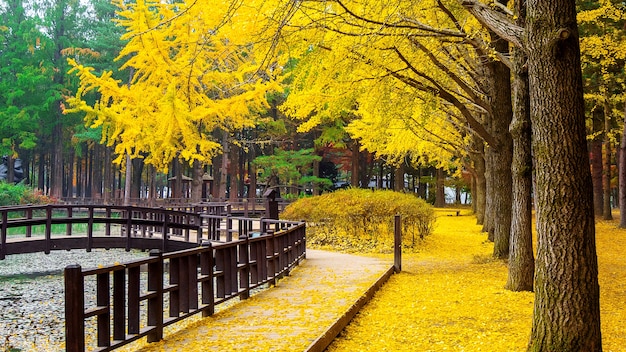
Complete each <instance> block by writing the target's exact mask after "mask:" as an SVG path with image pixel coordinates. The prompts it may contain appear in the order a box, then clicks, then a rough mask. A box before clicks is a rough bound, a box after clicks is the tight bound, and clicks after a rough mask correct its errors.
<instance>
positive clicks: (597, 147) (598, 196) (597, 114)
mask: <svg viewBox="0 0 626 352" xmlns="http://www.w3.org/2000/svg"><path fill="white" fill-rule="evenodd" d="M603 118H604V117H603V116H602V112H601V111H600V109H598V108H595V109H593V111H592V112H591V121H592V127H593V133H594V135H595V134H596V133H600V132H602V130H603V129H604V122H603ZM590 144H591V153H590V155H589V156H590V158H591V181H592V183H593V208H594V211H595V214H596V216H600V215H602V213H603V211H604V192H603V191H602V137H601V135H600V136H596V137H595V138H593V140H592V141H591V143H590Z"/></svg>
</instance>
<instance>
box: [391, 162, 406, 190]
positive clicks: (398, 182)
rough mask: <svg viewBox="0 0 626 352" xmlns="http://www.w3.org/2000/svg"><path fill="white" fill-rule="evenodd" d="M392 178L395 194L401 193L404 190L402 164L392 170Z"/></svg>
mask: <svg viewBox="0 0 626 352" xmlns="http://www.w3.org/2000/svg"><path fill="white" fill-rule="evenodd" d="M393 178H394V182H393V190H394V191H396V192H402V190H403V189H404V164H400V165H398V166H397V167H395V168H394V175H393Z"/></svg>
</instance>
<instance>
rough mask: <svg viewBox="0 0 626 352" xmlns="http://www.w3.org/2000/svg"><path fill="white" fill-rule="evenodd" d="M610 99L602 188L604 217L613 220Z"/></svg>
mask: <svg viewBox="0 0 626 352" xmlns="http://www.w3.org/2000/svg"><path fill="white" fill-rule="evenodd" d="M607 101H608V99H604V109H602V110H603V112H604V155H603V165H602V169H603V172H602V188H603V190H604V195H603V198H604V201H603V203H602V218H603V219H604V220H613V214H612V213H611V210H612V209H611V176H612V175H611V159H612V155H611V138H610V133H611V115H610V112H609V111H610V110H609V109H610V107H609V106H608V103H607Z"/></svg>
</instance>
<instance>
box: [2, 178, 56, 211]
mask: <svg viewBox="0 0 626 352" xmlns="http://www.w3.org/2000/svg"><path fill="white" fill-rule="evenodd" d="M52 202H53V200H52V199H50V198H49V197H47V196H44V195H42V194H41V193H39V192H37V191H34V190H33V189H31V188H28V187H26V186H24V185H22V184H17V185H13V184H10V183H6V182H0V206H5V205H18V204H48V203H52Z"/></svg>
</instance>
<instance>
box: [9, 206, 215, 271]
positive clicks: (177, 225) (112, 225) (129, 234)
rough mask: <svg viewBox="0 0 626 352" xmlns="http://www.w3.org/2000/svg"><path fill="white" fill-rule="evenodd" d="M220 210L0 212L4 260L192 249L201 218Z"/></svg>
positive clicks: (62, 208) (38, 208)
mask: <svg viewBox="0 0 626 352" xmlns="http://www.w3.org/2000/svg"><path fill="white" fill-rule="evenodd" d="M222 208H223V205H219V206H217V205H216V206H208V205H207V206H205V207H196V208H194V209H195V211H194V212H188V211H182V210H171V209H163V208H144V207H132V206H127V207H125V206H111V205H41V206H15V207H0V260H1V259H4V258H5V256H6V255H9V254H22V253H33V252H44V253H50V251H51V250H69V249H80V248H82V249H86V250H87V251H90V250H91V249H93V248H125V249H126V250H130V249H131V248H135V249H161V250H162V251H171V250H178V249H184V248H190V247H193V246H196V245H197V244H199V243H201V241H202V229H203V228H202V219H201V217H200V213H203V212H204V213H209V214H221V213H223V212H225V211H224V210H221V209H222ZM78 226H81V229H80V230H79V229H77V228H75V227H78ZM35 230H39V231H35Z"/></svg>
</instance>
